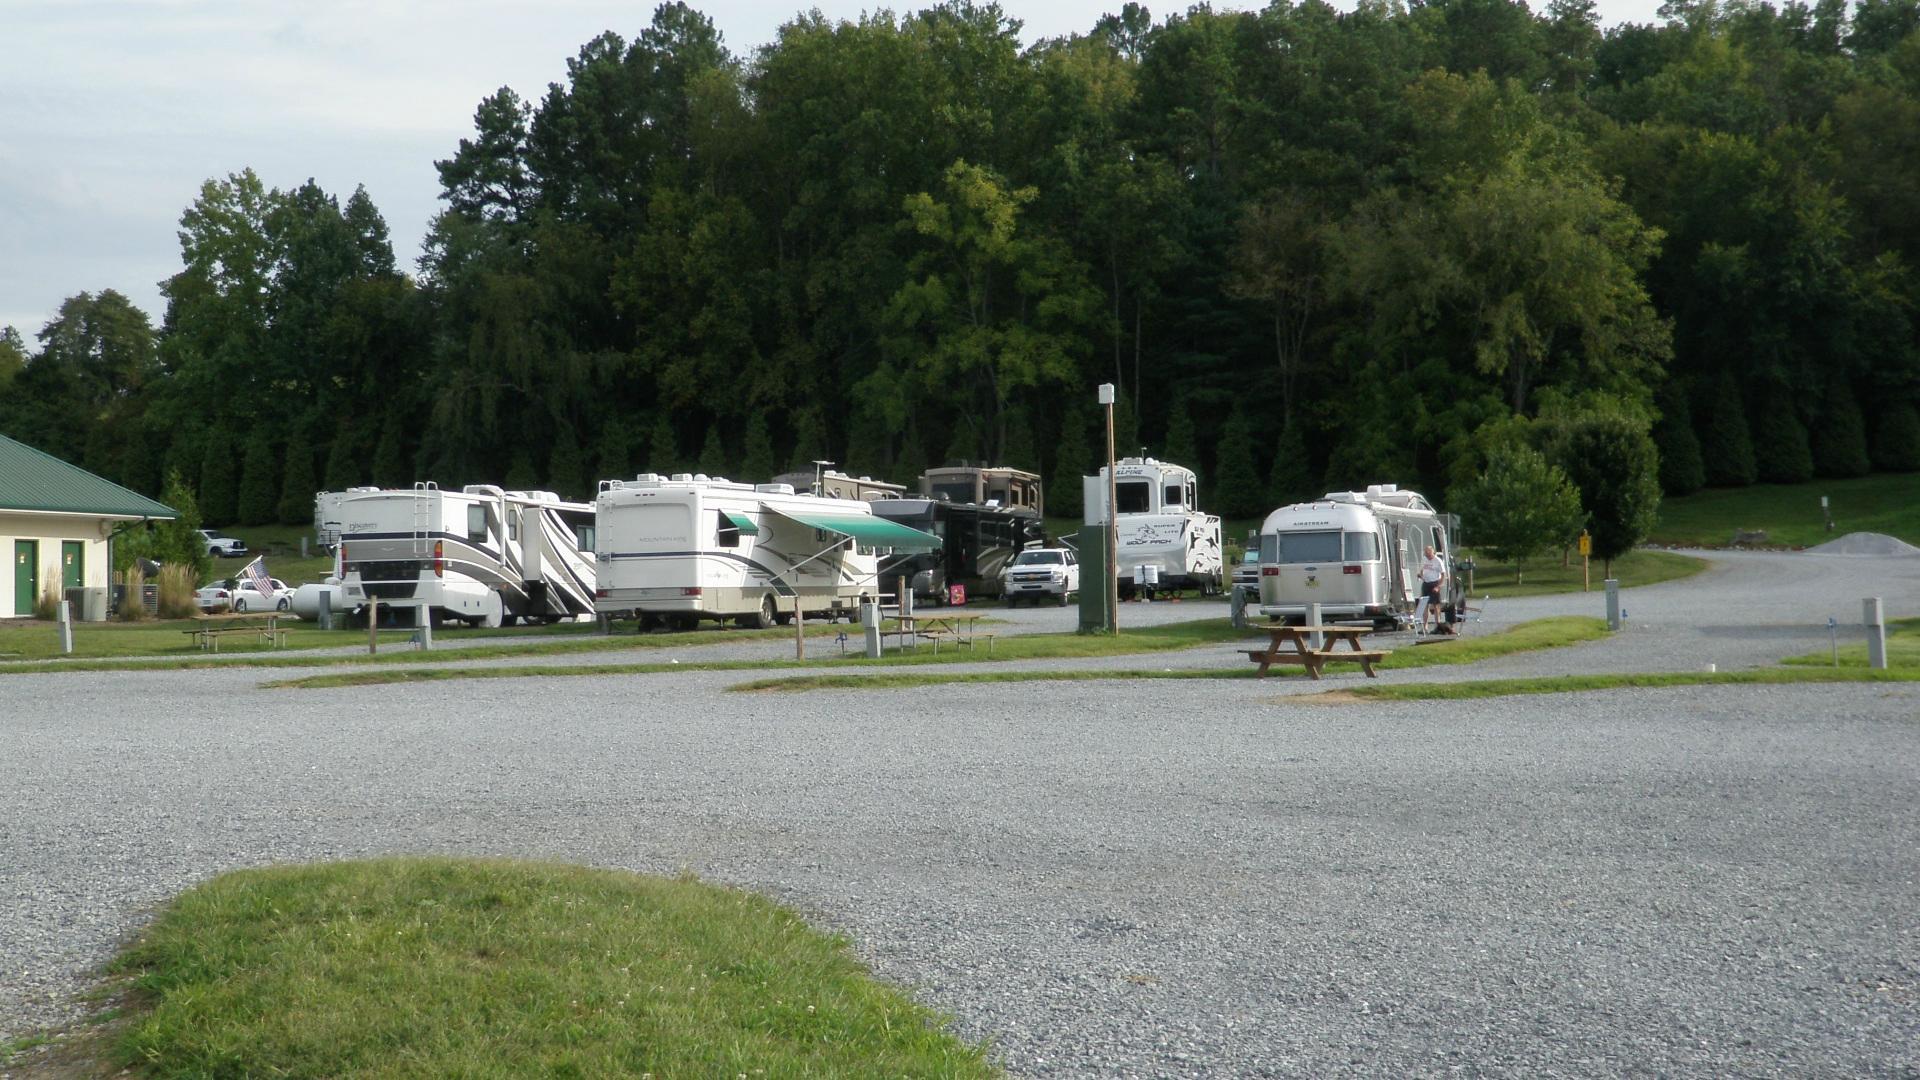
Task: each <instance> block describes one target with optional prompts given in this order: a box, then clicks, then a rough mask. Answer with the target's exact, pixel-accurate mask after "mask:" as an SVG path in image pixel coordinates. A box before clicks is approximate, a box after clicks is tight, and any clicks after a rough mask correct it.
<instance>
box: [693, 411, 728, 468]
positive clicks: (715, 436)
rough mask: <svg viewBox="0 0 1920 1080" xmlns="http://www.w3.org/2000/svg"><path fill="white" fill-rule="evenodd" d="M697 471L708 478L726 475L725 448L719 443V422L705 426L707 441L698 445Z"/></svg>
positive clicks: (724, 445)
mask: <svg viewBox="0 0 1920 1080" xmlns="http://www.w3.org/2000/svg"><path fill="white" fill-rule="evenodd" d="M698 471H700V472H703V473H706V474H707V475H708V476H725V475H727V446H726V444H725V443H723V442H721V441H720V422H719V421H718V420H716V421H714V422H713V423H711V424H709V425H707V441H706V442H704V443H701V444H700V463H699V466H698Z"/></svg>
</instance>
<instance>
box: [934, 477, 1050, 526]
mask: <svg viewBox="0 0 1920 1080" xmlns="http://www.w3.org/2000/svg"><path fill="white" fill-rule="evenodd" d="M920 494H921V495H923V496H925V497H927V498H929V499H944V500H946V501H947V502H952V503H977V504H979V505H982V506H1018V507H1025V508H1027V509H1029V510H1032V511H1033V512H1034V513H1035V514H1037V515H1040V516H1042V517H1044V516H1046V513H1047V502H1046V498H1045V493H1044V492H1043V491H1042V490H1041V488H1040V476H1039V474H1037V473H1030V472H1027V471H1026V470H1024V469H1013V468H1008V467H1007V466H1004V465H993V466H988V465H966V464H960V465H943V466H941V467H939V468H937V469H928V470H927V471H926V472H923V473H921V474H920Z"/></svg>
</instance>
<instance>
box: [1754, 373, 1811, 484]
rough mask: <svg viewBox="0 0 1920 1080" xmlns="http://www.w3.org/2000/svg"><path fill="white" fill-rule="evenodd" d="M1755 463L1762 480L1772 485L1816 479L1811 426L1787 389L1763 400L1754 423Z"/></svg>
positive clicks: (1780, 390) (1766, 396)
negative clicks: (1797, 409) (1808, 431)
mask: <svg viewBox="0 0 1920 1080" xmlns="http://www.w3.org/2000/svg"><path fill="white" fill-rule="evenodd" d="M1753 463H1754V466H1755V469H1756V471H1757V472H1758V474H1759V476H1760V479H1762V480H1765V481H1767V482H1768V483H1772V484H1803V483H1806V482H1807V481H1808V480H1811V479H1813V451H1812V449H1811V448H1810V447H1809V446H1808V445H1807V427H1806V425H1805V424H1802V423H1801V422H1800V416H1799V414H1798V413H1797V412H1796V411H1795V410H1794V407H1793V398H1792V396H1791V395H1790V394H1789V393H1788V392H1787V391H1786V390H1784V389H1775V390H1771V391H1769V392H1768V393H1767V394H1766V395H1765V396H1764V397H1763V399H1762V400H1761V403H1760V408H1759V410H1758V415H1757V418H1756V421H1755V423H1754V425H1753Z"/></svg>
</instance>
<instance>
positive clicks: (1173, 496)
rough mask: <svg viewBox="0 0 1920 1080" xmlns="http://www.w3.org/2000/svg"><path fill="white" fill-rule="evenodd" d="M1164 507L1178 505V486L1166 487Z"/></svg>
mask: <svg viewBox="0 0 1920 1080" xmlns="http://www.w3.org/2000/svg"><path fill="white" fill-rule="evenodd" d="M1165 505H1167V506H1179V505H1180V485H1179V484H1168V485H1167V491H1166V500H1165Z"/></svg>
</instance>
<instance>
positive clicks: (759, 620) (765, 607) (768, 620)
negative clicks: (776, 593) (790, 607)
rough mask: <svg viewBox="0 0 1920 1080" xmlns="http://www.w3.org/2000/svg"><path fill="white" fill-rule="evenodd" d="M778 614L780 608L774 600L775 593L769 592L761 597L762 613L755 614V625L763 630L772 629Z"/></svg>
mask: <svg viewBox="0 0 1920 1080" xmlns="http://www.w3.org/2000/svg"><path fill="white" fill-rule="evenodd" d="M778 615H779V610H778V608H777V607H776V606H775V604H774V602H773V594H771V593H769V594H767V595H766V596H763V597H761V598H760V613H759V614H758V615H756V616H754V620H753V625H755V626H757V627H759V628H760V629H762V630H771V629H772V628H773V624H774V619H775V618H776V617H778Z"/></svg>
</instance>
